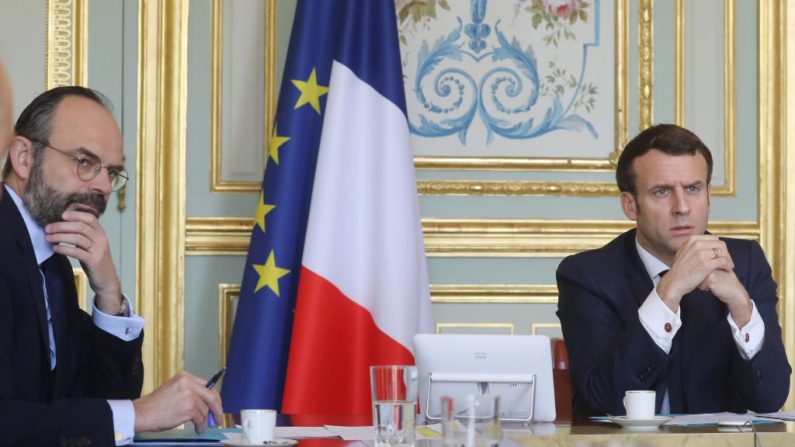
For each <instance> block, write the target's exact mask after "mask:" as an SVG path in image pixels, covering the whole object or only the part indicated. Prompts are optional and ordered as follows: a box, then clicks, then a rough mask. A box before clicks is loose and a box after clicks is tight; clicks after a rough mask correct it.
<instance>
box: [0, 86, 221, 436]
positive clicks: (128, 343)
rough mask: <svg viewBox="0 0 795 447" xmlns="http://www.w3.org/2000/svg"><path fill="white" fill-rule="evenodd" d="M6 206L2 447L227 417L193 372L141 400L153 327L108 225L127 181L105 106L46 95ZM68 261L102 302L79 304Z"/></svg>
mask: <svg viewBox="0 0 795 447" xmlns="http://www.w3.org/2000/svg"><path fill="white" fill-rule="evenodd" d="M15 131H16V136H15V137H14V138H13V139H12V140H11V143H10V144H9V150H8V160H7V162H6V166H5V168H4V172H3V174H4V180H5V183H4V184H3V185H2V189H3V196H2V199H1V200H0V445H24V446H29V445H114V444H115V443H127V442H130V441H131V440H132V436H133V434H134V433H135V432H139V431H148V430H162V429H166V428H171V427H173V426H176V425H179V424H181V423H183V422H185V421H189V420H190V421H192V422H193V423H194V424H195V425H196V427H197V430H203V427H205V426H206V423H207V413H208V410H209V409H212V411H213V412H214V413H215V416H216V417H221V416H222V410H221V401H220V397H219V396H218V394H217V392H215V391H213V390H208V389H206V388H205V386H204V384H205V381H204V380H203V379H201V378H199V377H196V376H193V375H190V374H188V373H185V372H182V373H179V374H177V375H176V376H175V377H174V378H172V379H171V380H170V381H169V382H168V383H166V384H164V385H163V386H161V387H160V388H158V389H157V390H155V391H154V392H153V393H152V394H149V395H147V396H144V397H142V398H138V396H139V395H140V392H141V386H142V383H143V365H142V364H141V343H142V341H143V332H142V329H143V320H142V319H141V318H140V317H138V316H137V315H135V313H134V312H133V309H132V305H131V303H130V301H129V300H128V299H127V298H126V297H125V296H124V295H123V294H122V291H121V285H120V282H119V278H118V275H117V274H116V269H115V266H114V265H113V260H112V259H111V255H110V249H109V244H108V239H107V235H106V234H105V230H104V229H103V228H102V226H101V224H100V223H99V220H98V219H99V217H100V215H102V213H103V212H104V211H105V206H106V205H107V200H108V197H109V195H110V193H111V192H113V191H116V190H118V189H119V188H120V187H121V186H123V185H124V183H125V182H126V180H127V174H126V171H125V170H124V168H123V164H124V157H123V154H122V138H121V132H120V131H119V128H118V126H117V125H116V122H115V120H114V119H113V116H112V115H111V113H110V112H109V110H108V109H107V107H106V105H105V102H104V99H103V97H102V96H100V94H98V93H97V92H95V91H93V90H90V89H86V88H82V87H61V88H56V89H53V90H50V91H47V92H45V93H43V94H41V95H40V96H38V97H37V98H36V99H34V100H33V102H32V103H31V104H30V105H29V106H28V107H27V108H26V109H25V110H24V111H23V112H22V114H21V115H20V117H19V120H18V121H17V124H16V127H15ZM67 256H69V257H72V258H74V259H76V260H78V261H79V262H80V265H81V266H82V267H83V269H84V270H85V272H86V275H87V276H88V281H89V285H90V287H91V289H92V290H93V291H94V293H95V297H94V301H93V312H92V314H91V315H88V314H87V313H85V312H83V311H82V310H81V309H79V307H78V305H77V293H76V290H75V286H74V281H73V277H72V269H71V265H70V263H69V261H68V259H67Z"/></svg>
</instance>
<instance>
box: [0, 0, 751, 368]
mask: <svg viewBox="0 0 795 447" xmlns="http://www.w3.org/2000/svg"><path fill="white" fill-rule="evenodd" d="M629 3H630V10H629V18H630V33H629V40H628V46H629V51H628V53H629V60H628V61H627V64H628V71H629V77H628V80H627V82H628V90H629V92H630V94H629V110H628V113H627V118H628V125H629V129H630V134H634V133H635V132H636V131H637V127H638V118H637V111H638V99H637V98H638V97H637V94H636V93H635V92H636V91H637V88H638V80H637V77H638V68H637V63H638V58H637V52H638V42H637V38H636V35H637V34H636V33H637V2H636V1H630V2H629ZM89 4H90V12H89V16H90V21H89V42H90V43H89V71H88V75H89V85H90V86H92V87H96V88H98V89H100V90H102V91H104V92H105V93H106V94H108V96H110V98H111V99H112V101H113V103H114V105H115V113H116V116H117V118H118V119H119V120H120V123H121V126H122V129H123V133H124V141H125V153H126V155H127V160H128V163H127V166H128V170H129V171H130V173H131V174H132V179H133V180H132V181H131V183H130V185H129V188H128V190H129V191H128V194H127V198H126V200H127V207H128V208H127V210H126V211H125V212H124V213H121V214H120V213H118V212H115V213H112V212H109V213H108V216H107V217H106V218H104V219H103V222H104V223H105V225H106V226H107V227H108V232H109V234H110V235H111V238H112V240H113V241H114V242H113V244H114V245H113V247H112V250H113V251H114V259H115V260H116V262H117V267H118V268H119V269H120V271H121V277H122V282H123V284H124V288H125V290H126V291H127V292H128V293H129V294H131V295H132V294H134V286H135V283H134V281H135V275H134V268H135V265H134V258H135V231H134V221H135V213H134V210H135V206H136V204H135V194H134V193H133V191H134V188H135V181H136V180H135V179H136V175H135V174H136V172H135V147H136V110H137V99H138V98H137V80H136V79H137V75H138V73H137V26H138V23H137V2H134V1H116V2H113V1H92V2H89ZM672 5H673V2H669V1H657V2H655V12H654V39H655V41H654V52H655V54H654V59H655V69H654V83H655V96H654V118H655V121H656V122H670V121H672V120H673V109H674V107H673V42H672V39H671V38H670V36H671V35H672V34H673V16H674V12H673V6H672ZM294 6H295V2H294V0H289V1H287V0H280V1H279V2H278V27H279V31H278V36H279V40H278V61H279V65H278V69H277V71H278V72H279V73H281V66H282V63H283V60H284V56H285V54H286V46H287V40H288V37H289V32H290V27H291V24H292V14H293V12H294ZM44 8H45V2H44V0H37V1H30V2H27V1H26V2H21V1H14V0H0V56H2V57H3V59H4V61H5V62H6V64H7V65H8V67H7V68H8V71H9V72H10V74H11V77H12V81H13V83H14V91H15V95H16V99H17V102H16V105H15V106H16V109H17V110H18V111H19V110H21V107H22V106H23V105H24V104H25V103H26V102H27V101H29V100H30V99H31V98H32V97H33V95H35V94H36V93H38V92H39V91H40V90H41V88H42V86H43V79H44V78H43V69H44V68H43V62H42V54H41V53H42V51H43V50H42V48H43V45H44V35H43V33H44V24H43V23H40V22H38V21H37V19H38V18H40V17H41V15H42V12H43V11H44ZM736 8H737V10H736V32H737V36H736V48H737V50H736V65H737V73H736V82H737V99H736V100H737V108H736V116H737V139H736V141H737V153H736V157H737V159H736V166H737V173H736V177H737V180H736V191H737V193H736V196H735V197H719V198H715V199H714V201H713V213H712V216H713V219H719V220H740V221H751V220H754V219H756V212H757V211H756V210H757V203H756V201H757V199H756V197H757V192H756V190H757V176H756V170H757V168H756V167H757V140H756V135H757V128H756V126H757V113H758V112H757V110H758V109H757V71H756V65H757V30H756V27H757V11H756V8H757V6H756V3H755V2H749V1H738V2H736ZM10 11H13V12H10ZM189 14H190V15H189V29H188V69H187V76H188V77H187V81H188V111H187V133H188V134H187V150H188V156H187V175H188V183H187V216H188V217H197V216H251V215H252V214H253V212H254V204H255V200H256V194H253V193H250V194H248V193H223V194H222V193H211V192H210V187H209V166H210V149H209V115H210V114H209V101H210V96H209V95H210V87H209V86H210V0H193V1H190V3H189ZM20 35H24V36H25V38H24V39H22V38H20V37H19V36H20ZM276 82H277V86H278V85H279V83H280V78H279V79H277V80H276ZM716 113H722V111H716ZM713 149H714V148H713ZM462 176H463V177H464V178H468V179H511V180H556V181H561V180H564V181H565V180H569V181H612V174H610V173H555V172H523V173H515V172H512V173H505V172H481V173H476V172H455V171H445V172H434V171H420V172H418V178H420V179H429V178H432V179H441V178H462ZM420 205H421V210H422V214H423V216H424V217H435V218H497V219H503V218H511V219H516V218H518V219H522V218H533V219H537V218H543V219H610V220H615V219H623V218H624V217H623V214H622V213H621V211H620V208H619V206H618V200H617V198H616V197H596V198H577V197H475V196H469V197H458V196H423V197H421V199H420ZM112 207H113V208H114V209H115V201H114V203H113V204H112ZM764 217H765V216H762V218H763V219H764ZM244 261H245V260H244V257H242V256H186V258H185V368H186V369H188V370H191V371H194V372H196V373H198V374H203V375H208V374H210V373H212V372H213V370H214V369H216V367H217V363H218V340H217V334H218V314H217V312H218V284H219V283H239V282H240V280H241V277H242V269H243V263H244ZM559 261H560V259H559V258H508V257H497V258H491V257H488V258H487V257H482V258H454V257H453V258H439V257H432V258H430V259H429V271H430V278H431V282H432V283H435V284H554V282H555V280H554V271H555V268H556V267H557V264H558V262H559ZM554 310H555V306H554V305H547V304H545V305H522V304H492V305H478V304H444V305H442V304H436V305H435V307H434V317H435V318H436V320H437V321H440V322H441V321H458V322H460V321H470V322H506V321H510V322H514V323H515V324H516V328H517V331H519V332H520V333H526V332H529V331H530V323H531V322H532V321H546V322H551V321H555V317H554Z"/></svg>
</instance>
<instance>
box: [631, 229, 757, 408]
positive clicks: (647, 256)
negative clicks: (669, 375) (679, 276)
mask: <svg viewBox="0 0 795 447" xmlns="http://www.w3.org/2000/svg"><path fill="white" fill-rule="evenodd" d="M635 246H636V247H637V249H638V255H640V260H641V261H642V262H643V267H645V268H646V272H648V274H649V277H650V278H651V280H652V282H653V283H654V288H652V289H651V292H650V293H649V295H648V296H647V297H646V300H645V301H643V304H642V305H641V306H640V308H638V317H639V318H640V323H641V324H642V325H643V328H644V329H646V332H648V333H649V336H651V338H652V340H654V342H655V343H656V344H657V346H659V347H660V349H662V350H663V351H665V353H666V354H668V353H670V352H671V345H672V344H673V341H674V336H676V333H677V332H678V331H679V329H680V328H681V327H682V308H681V307H677V309H676V312H672V311H671V309H670V308H668V306H667V305H666V304H665V303H663V301H662V299H661V298H660V295H658V294H657V284H659V283H660V278H661V276H660V273H662V272H664V271H667V270H668V266H667V265H665V263H663V262H662V261H660V260H659V259H657V258H656V257H655V256H654V255H653V254H651V253H649V252H648V251H647V250H646V249H645V248H643V247H642V246H641V245H640V244H639V243H638V240H637V239H635ZM751 304H752V306H753V309H752V311H751V321H749V322H748V324H746V325H745V326H743V327H742V328H739V327H737V323H735V322H734V319H733V318H732V316H731V314H729V315H727V316H726V320H727V321H728V322H729V327H730V328H731V331H732V335H733V337H734V343H735V344H736V345H737V350H738V351H739V352H740V356H742V358H744V359H745V360H751V359H752V358H753V357H754V356H755V355H756V353H757V352H759V350H760V349H762V343H763V342H764V337H765V322H764V321H763V320H762V316H761V315H759V311H758V310H756V304H755V303H754V302H753V300H751ZM666 324H670V325H671V330H670V331H666V330H665V326H666ZM670 412H671V411H670V402H669V399H668V390H666V391H665V395H664V396H663V402H662V409H661V410H660V413H662V414H669V413H670Z"/></svg>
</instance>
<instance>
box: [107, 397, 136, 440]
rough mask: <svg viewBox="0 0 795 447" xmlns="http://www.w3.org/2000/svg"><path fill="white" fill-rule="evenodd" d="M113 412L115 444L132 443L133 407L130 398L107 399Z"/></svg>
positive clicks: (133, 434) (133, 429)
mask: <svg viewBox="0 0 795 447" xmlns="http://www.w3.org/2000/svg"><path fill="white" fill-rule="evenodd" d="M108 405H110V411H111V412H112V413H113V431H114V435H115V437H116V445H127V444H132V442H133V438H134V437H135V407H133V404H132V401H131V400H108Z"/></svg>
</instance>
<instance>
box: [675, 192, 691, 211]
mask: <svg viewBox="0 0 795 447" xmlns="http://www.w3.org/2000/svg"><path fill="white" fill-rule="evenodd" d="M673 201H674V203H673V212H674V214H688V213H690V204H689V203H687V195H686V194H685V191H684V189H682V188H678V189H675V190H674V193H673Z"/></svg>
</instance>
